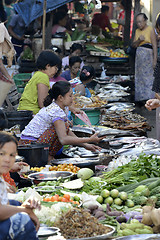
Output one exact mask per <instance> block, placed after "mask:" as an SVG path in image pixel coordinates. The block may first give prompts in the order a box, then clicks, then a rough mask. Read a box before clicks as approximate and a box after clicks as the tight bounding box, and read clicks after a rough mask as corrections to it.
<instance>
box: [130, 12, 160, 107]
mask: <svg viewBox="0 0 160 240" xmlns="http://www.w3.org/2000/svg"><path fill="white" fill-rule="evenodd" d="M147 20H148V18H147V16H146V15H145V14H144V13H139V14H138V15H137V17H136V22H137V26H138V28H137V30H136V33H135V37H134V40H133V47H134V48H137V50H136V58H135V101H136V102H139V103H140V104H141V105H143V104H144V101H145V100H148V99H149V98H152V97H153V96H154V93H153V91H152V85H153V79H154V77H153V71H154V67H155V66H156V62H157V41H156V35H155V31H154V29H153V27H151V26H148V24H147Z"/></svg>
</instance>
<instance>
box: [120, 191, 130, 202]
mask: <svg viewBox="0 0 160 240" xmlns="http://www.w3.org/2000/svg"><path fill="white" fill-rule="evenodd" d="M119 197H120V199H122V200H123V201H125V200H127V197H128V194H127V193H126V192H120V193H119Z"/></svg>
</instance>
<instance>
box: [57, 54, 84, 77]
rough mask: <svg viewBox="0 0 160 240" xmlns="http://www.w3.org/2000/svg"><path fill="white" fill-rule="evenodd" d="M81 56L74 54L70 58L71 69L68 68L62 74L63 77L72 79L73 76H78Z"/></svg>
mask: <svg viewBox="0 0 160 240" xmlns="http://www.w3.org/2000/svg"><path fill="white" fill-rule="evenodd" d="M81 62H82V60H81V58H80V57H78V56H73V57H71V58H70V59H69V70H66V71H65V72H63V73H62V74H61V77H63V78H65V79H66V80H67V81H70V80H71V79H73V78H76V77H78V75H79V70H80V65H81Z"/></svg>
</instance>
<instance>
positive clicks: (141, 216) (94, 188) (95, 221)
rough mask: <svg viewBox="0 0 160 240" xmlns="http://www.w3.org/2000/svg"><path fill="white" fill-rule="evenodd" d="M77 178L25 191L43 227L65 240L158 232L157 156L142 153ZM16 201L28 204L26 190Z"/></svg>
mask: <svg viewBox="0 0 160 240" xmlns="http://www.w3.org/2000/svg"><path fill="white" fill-rule="evenodd" d="M77 178H78V179H75V180H72V179H61V178H60V179H57V181H44V182H41V183H39V184H38V185H36V186H34V185H33V186H32V189H28V190H27V188H26V189H22V190H23V191H26V190H27V191H26V193H25V194H26V196H28V195H33V196H36V197H39V199H40V200H41V203H42V209H41V211H37V210H36V215H37V216H38V218H39V219H40V222H41V223H43V224H47V225H48V226H56V227H58V228H60V230H61V234H62V235H63V236H64V237H65V238H66V239H73V238H82V237H83V238H84V237H91V236H97V235H101V234H106V233H109V232H111V231H112V230H113V229H114V228H115V229H116V231H115V233H114V236H116V237H120V236H128V235H134V234H152V233H160V224H159V217H160V213H159V212H160V210H159V208H160V159H159V158H158V157H157V156H155V155H146V154H144V153H142V154H140V155H139V157H136V158H134V159H132V160H130V161H129V162H128V163H127V164H125V165H123V166H119V167H117V168H116V169H114V170H111V171H108V172H103V173H102V175H101V176H99V177H96V176H94V172H93V171H92V170H91V169H89V168H82V169H79V170H78V172H77ZM37 192H38V193H37ZM37 194H38V195H39V196H38V195H37ZM18 197H19V199H18ZM16 198H17V200H21V201H24V200H25V197H23V194H22V191H21V192H20V193H18V194H16ZM105 225H109V227H108V226H107V227H106V226H105Z"/></svg>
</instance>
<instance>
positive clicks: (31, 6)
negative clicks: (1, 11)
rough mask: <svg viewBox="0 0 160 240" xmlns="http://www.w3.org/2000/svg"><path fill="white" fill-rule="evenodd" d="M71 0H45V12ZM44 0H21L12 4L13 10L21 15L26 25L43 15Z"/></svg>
mask: <svg viewBox="0 0 160 240" xmlns="http://www.w3.org/2000/svg"><path fill="white" fill-rule="evenodd" d="M71 1H73V0H46V12H50V11H52V10H54V9H56V8H58V7H60V6H62V5H64V4H66V3H69V2H71ZM43 4H44V0H23V1H19V2H18V3H16V4H14V8H15V10H16V11H17V12H18V14H19V15H21V16H22V18H23V20H24V22H25V24H26V26H28V25H29V24H30V23H31V22H32V21H33V20H35V19H36V18H38V17H40V16H42V15H43Z"/></svg>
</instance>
